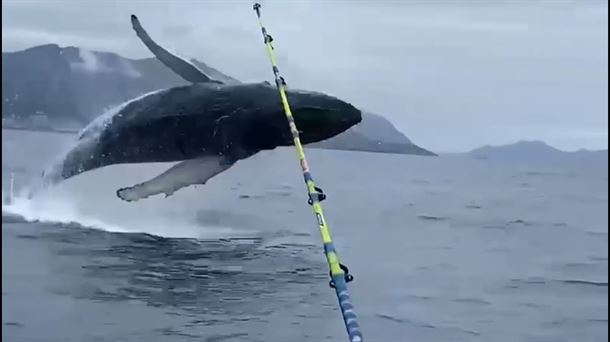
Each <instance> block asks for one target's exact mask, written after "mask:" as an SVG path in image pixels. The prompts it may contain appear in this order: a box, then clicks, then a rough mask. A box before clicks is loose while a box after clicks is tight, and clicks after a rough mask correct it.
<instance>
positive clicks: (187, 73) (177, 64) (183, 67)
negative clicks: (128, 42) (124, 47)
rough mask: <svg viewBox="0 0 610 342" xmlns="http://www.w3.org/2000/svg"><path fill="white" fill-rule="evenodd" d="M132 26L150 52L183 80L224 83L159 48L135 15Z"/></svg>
mask: <svg viewBox="0 0 610 342" xmlns="http://www.w3.org/2000/svg"><path fill="white" fill-rule="evenodd" d="M131 25H132V27H133V29H134V31H136V34H137V35H138V37H140V40H142V42H143V43H144V45H146V47H147V48H148V49H149V50H150V52H152V53H153V55H155V57H157V59H158V60H160V61H161V63H163V64H165V66H166V67H168V68H170V69H171V70H172V71H173V72H175V73H176V74H178V75H179V76H180V77H182V78H183V79H185V80H187V81H189V82H191V83H205V82H214V83H222V82H219V81H216V80H212V79H211V78H210V77H208V76H207V75H206V74H204V73H203V71H201V70H199V68H197V67H196V66H194V65H193V64H191V63H189V62H187V61H185V60H184V59H182V58H180V57H177V56H175V55H173V54H172V53H171V52H169V51H167V50H166V49H164V48H163V47H161V46H159V45H158V44H157V43H156V42H155V41H154V40H153V39H152V38H151V37H150V36H149V35H148V33H147V32H146V30H144V28H143V27H142V25H141V24H140V21H139V20H138V17H136V16H135V15H133V14H132V15H131Z"/></svg>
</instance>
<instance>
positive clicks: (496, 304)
mask: <svg viewBox="0 0 610 342" xmlns="http://www.w3.org/2000/svg"><path fill="white" fill-rule="evenodd" d="M69 139H70V137H69V136H62V135H53V134H42V133H27V132H17V131H6V130H3V132H2V142H3V144H2V145H3V146H2V148H3V154H2V169H3V172H2V188H3V195H6V194H7V192H8V189H9V188H10V173H11V172H12V173H13V177H14V178H13V179H14V182H15V189H16V190H15V191H16V192H17V193H18V192H19V189H20V188H21V187H22V186H23V185H24V184H27V182H28V178H30V177H33V176H36V175H38V174H39V173H40V170H41V167H42V166H43V165H44V164H46V163H48V162H50V160H52V158H53V157H54V155H55V154H57V153H58V152H59V151H60V150H61V149H62V148H64V147H65V146H66V145H67V144H69ZM307 153H308V158H309V161H310V164H311V166H312V171H313V175H314V176H315V177H316V180H317V182H318V183H319V185H320V186H321V187H322V188H323V189H324V191H325V192H326V193H327V195H328V199H327V200H326V201H325V202H324V207H325V210H326V215H327V220H328V222H329V224H330V228H331V231H332V233H333V237H334V240H335V241H336V245H337V248H338V251H339V253H340V254H339V255H340V257H341V259H342V262H343V263H345V264H346V265H348V266H349V268H350V270H351V272H352V273H353V274H354V276H355V280H354V282H352V283H350V287H349V288H350V290H351V292H352V297H353V302H354V305H355V308H356V312H357V314H358V316H359V319H360V325H361V326H362V329H363V333H364V336H365V341H405V342H410V341H418V342H422V341H431V342H432V341H434V342H436V341H485V342H489V341H507V342H508V341H510V342H512V341H537V342H538V341H540V342H541V341H549V342H550V341H552V342H559V341H606V340H607V338H608V304H607V303H608V272H607V269H608V242H607V238H608V211H607V205H608V190H607V189H608V170H607V168H603V169H599V168H588V167H585V166H583V165H552V166H551V165H546V166H544V165H517V164H503V163H499V162H489V161H478V160H468V159H464V158H457V157H440V158H427V157H416V156H400V155H385V154H370V153H357V152H339V151H322V150H308V151H307ZM168 166H169V164H164V165H123V166H115V167H110V168H104V169H101V170H97V171H94V172H91V173H88V174H84V175H82V176H79V177H76V178H74V179H71V180H69V181H68V182H66V183H65V184H62V185H60V186H59V187H57V188H55V189H52V190H50V191H49V192H48V193H47V194H45V195H44V196H42V197H40V198H38V199H36V200H34V201H28V200H25V199H23V198H20V197H19V196H17V198H15V199H14V201H13V203H12V204H11V205H10V206H6V205H3V222H2V324H3V329H2V339H3V341H66V342H67V341H113V342H115V341H129V342H136V341H138V342H139V341H207V342H220V341H222V342H233V341H269V342H276V341H277V342H279V341H346V340H347V339H346V335H345V332H344V328H343V323H342V321H341V319H340V316H339V311H338V309H337V304H336V299H335V297H334V292H333V291H332V290H331V289H330V288H329V287H328V271H327V267H326V264H325V259H324V257H323V253H322V249H321V247H320V237H319V234H318V231H317V227H316V225H315V219H314V217H313V214H312V213H311V211H310V208H309V206H308V205H307V204H306V194H305V190H304V185H303V184H302V179H301V176H300V170H299V166H298V163H297V162H296V160H295V157H294V153H293V151H292V150H291V149H279V150H276V151H272V152H269V153H264V154H261V155H257V156H255V157H254V158H252V159H251V160H246V161H242V162H240V163H238V164H237V165H236V167H234V168H232V169H230V170H229V171H228V172H227V173H226V174H222V175H220V176H218V177H217V178H215V179H213V180H212V181H210V182H209V183H208V184H207V185H205V186H198V187H192V188H189V189H186V190H182V191H180V192H178V193H176V194H175V195H174V196H171V197H169V198H161V197H154V198H150V199H147V200H144V201H141V202H137V203H125V202H122V201H120V200H119V199H117V198H116V197H115V190H116V189H117V188H119V187H122V186H129V185H132V184H134V183H137V182H140V181H143V180H145V179H147V178H148V177H151V176H154V175H155V174H156V173H158V172H160V171H161V170H163V169H165V168H167V167H168ZM24 218H25V219H24Z"/></svg>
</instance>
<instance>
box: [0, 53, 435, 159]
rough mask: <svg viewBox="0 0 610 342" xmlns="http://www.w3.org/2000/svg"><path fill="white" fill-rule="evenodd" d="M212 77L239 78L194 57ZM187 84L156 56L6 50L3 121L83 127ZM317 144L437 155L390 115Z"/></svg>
mask: <svg viewBox="0 0 610 342" xmlns="http://www.w3.org/2000/svg"><path fill="white" fill-rule="evenodd" d="M191 62H193V63H194V64H195V65H197V66H198V67H199V68H201V69H202V70H203V71H204V72H206V73H208V74H209V75H210V76H211V77H213V78H215V79H218V80H221V81H223V82H226V83H230V84H237V83H240V81H239V80H237V79H235V78H232V77H230V76H228V75H226V74H224V73H222V72H220V71H218V70H216V69H214V68H212V67H210V66H208V65H206V64H205V63H202V62H200V61H197V60H191ZM185 84H188V83H187V82H186V81H184V80H183V79H181V78H180V77H178V76H177V75H176V74H174V73H173V72H172V71H171V70H169V69H168V68H166V67H165V66H164V65H163V64H161V63H160V62H159V61H158V60H157V59H156V58H145V59H135V60H134V59H128V58H124V57H121V56H119V55H117V54H114V53H110V52H100V51H88V50H84V49H79V48H76V47H64V48H62V47H59V46H58V45H56V44H47V45H41V46H36V47H33V48H29V49H26V50H22V51H16V52H3V53H2V99H3V104H2V122H3V127H9V126H10V127H21V128H28V129H57V128H61V129H66V128H69V129H72V130H76V129H80V128H82V127H84V126H85V125H86V124H87V123H89V122H90V121H91V120H93V119H94V118H95V117H97V116H99V115H101V114H102V113H103V112H104V111H105V110H106V109H108V108H109V107H112V106H115V105H118V104H121V103H123V102H125V101H128V100H129V99H132V98H134V97H137V96H140V95H142V94H145V93H147V92H151V91H153V90H157V89H162V88H169V87H174V86H178V85H185ZM315 147H318V148H328V149H340V150H357V151H370V152H387V153H401V154H419V155H435V154H434V153H432V152H430V151H427V150H425V149H423V148H421V147H419V146H416V145H415V144H413V143H412V142H411V141H410V140H409V139H408V138H407V137H405V136H404V134H402V133H401V132H399V131H398V130H397V129H396V128H395V127H394V126H393V125H392V124H391V123H390V122H389V121H388V120H387V119H385V118H383V117H381V116H379V115H375V114H370V113H366V114H365V115H364V116H363V120H362V122H361V124H359V125H357V126H355V127H353V128H351V129H350V130H348V131H346V132H344V133H343V134H341V135H339V136H337V137H334V138H332V139H328V140H326V141H324V142H321V143H317V144H315Z"/></svg>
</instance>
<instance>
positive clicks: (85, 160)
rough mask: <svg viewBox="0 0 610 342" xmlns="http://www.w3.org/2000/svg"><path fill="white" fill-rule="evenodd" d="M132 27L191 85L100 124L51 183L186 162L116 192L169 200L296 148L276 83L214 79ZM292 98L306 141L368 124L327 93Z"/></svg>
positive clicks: (132, 105)
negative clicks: (125, 167) (279, 150)
mask: <svg viewBox="0 0 610 342" xmlns="http://www.w3.org/2000/svg"><path fill="white" fill-rule="evenodd" d="M131 22H132V26H133V29H134V30H135V32H136V34H137V36H138V37H139V38H140V40H141V41H142V42H143V43H144V45H145V46H146V47H147V48H148V49H149V50H150V51H151V52H152V53H153V55H154V56H155V57H156V58H157V59H159V60H160V61H161V62H162V63H163V64H164V65H165V66H167V67H168V68H169V69H171V70H172V71H174V72H175V73H176V74H178V75H179V76H181V77H182V78H183V79H185V80H187V81H189V82H191V83H192V84H190V85H186V86H179V87H174V88H169V89H164V90H161V91H156V92H153V93H149V94H146V95H143V96H141V97H139V98H136V99H133V100H131V101H129V102H127V103H126V104H124V105H122V106H121V107H120V108H118V109H117V110H116V111H115V112H113V113H112V115H109V116H102V117H99V118H98V119H96V120H95V121H94V122H92V123H91V124H90V125H89V126H88V127H86V128H85V129H84V130H83V131H82V132H81V133H80V134H79V137H78V138H77V139H78V141H77V142H76V144H75V146H74V147H73V148H72V149H71V150H69V151H68V152H67V153H66V155H65V156H64V157H62V158H61V159H60V160H59V162H57V163H56V164H55V165H54V166H53V167H52V168H51V169H50V170H49V171H48V172H46V173H45V175H44V178H45V180H46V181H45V183H49V182H51V183H56V182H60V181H62V180H65V179H68V178H71V177H74V176H76V175H78V174H81V173H83V172H87V171H90V170H94V169H97V168H101V167H104V166H109V165H114V164H126V163H129V164H131V163H153V162H179V163H177V164H175V165H174V166H172V167H170V168H169V169H168V170H167V171H165V172H163V173H162V174H160V175H158V176H156V177H154V178H152V179H150V180H147V181H145V182H142V183H140V184H136V185H134V186H131V187H127V188H121V189H118V190H117V191H116V194H117V196H118V197H119V198H121V199H123V200H126V201H136V200H139V199H143V198H146V197H148V196H152V195H156V194H161V193H164V194H165V195H166V196H169V195H171V194H173V193H174V192H175V191H177V190H179V189H181V188H184V187H187V186H189V185H194V184H205V183H206V182H207V181H208V180H209V179H210V178H212V177H214V176H215V175H217V174H219V173H221V172H223V171H225V170H227V169H228V168H230V167H231V166H232V165H234V164H235V163H236V162H237V161H239V160H242V159H246V158H248V157H250V156H252V155H254V154H256V153H258V152H260V151H263V150H271V149H274V148H276V147H279V146H289V145H293V144H294V142H293V138H292V135H291V133H290V129H289V127H288V123H287V122H286V117H285V114H284V110H283V107H282V103H281V100H280V98H279V96H278V93H277V89H276V88H275V87H274V86H271V85H270V84H269V83H268V82H262V83H249V84H237V85H234V84H224V83H223V82H221V81H219V80H214V79H212V78H211V77H209V76H208V75H206V74H205V73H204V72H202V71H201V70H200V69H198V68H197V67H196V66H194V65H193V64H191V63H189V62H187V61H186V60H183V59H181V58H179V57H177V56H175V55H173V54H172V53H170V52H168V51H167V50H166V49H164V48H163V47H161V46H159V45H158V44H157V43H156V42H155V41H154V40H153V39H152V38H151V37H150V36H149V35H148V33H147V32H146V31H145V30H144V28H143V27H142V25H141V24H140V22H139V20H138V18H137V17H136V16H135V15H132V16H131ZM287 96H288V99H289V101H290V104H291V109H292V114H293V116H294V120H295V123H296V125H297V127H298V129H299V130H300V138H301V141H302V142H303V143H304V144H308V143H313V142H318V141H322V140H325V139H328V138H331V137H334V136H336V135H338V134H340V133H342V132H344V131H345V130H347V129H349V128H350V127H352V126H354V125H356V124H358V123H359V122H360V121H361V119H362V113H361V111H360V110H358V109H357V108H355V107H354V106H353V105H351V104H349V103H347V102H345V101H342V100H340V99H338V98H336V97H332V96H329V95H325V94H323V93H320V92H313V91H303V90H289V91H288V92H287Z"/></svg>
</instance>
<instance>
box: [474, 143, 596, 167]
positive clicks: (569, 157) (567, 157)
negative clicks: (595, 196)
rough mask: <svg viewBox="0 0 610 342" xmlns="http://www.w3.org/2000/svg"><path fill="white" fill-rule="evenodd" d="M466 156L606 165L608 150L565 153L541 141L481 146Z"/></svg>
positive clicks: (484, 158)
mask: <svg viewBox="0 0 610 342" xmlns="http://www.w3.org/2000/svg"><path fill="white" fill-rule="evenodd" d="M466 155H468V156H470V157H472V158H475V159H481V160H503V161H525V162H527V161H537V162H567V161H571V162H599V163H608V150H598V151H589V150H579V151H575V152H566V151H561V150H558V149H556V148H554V147H552V146H549V145H547V144H546V143H544V142H542V141H519V142H516V143H513V144H508V145H501V146H489V145H487V146H483V147H480V148H477V149H474V150H472V151H470V152H467V153H466Z"/></svg>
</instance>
